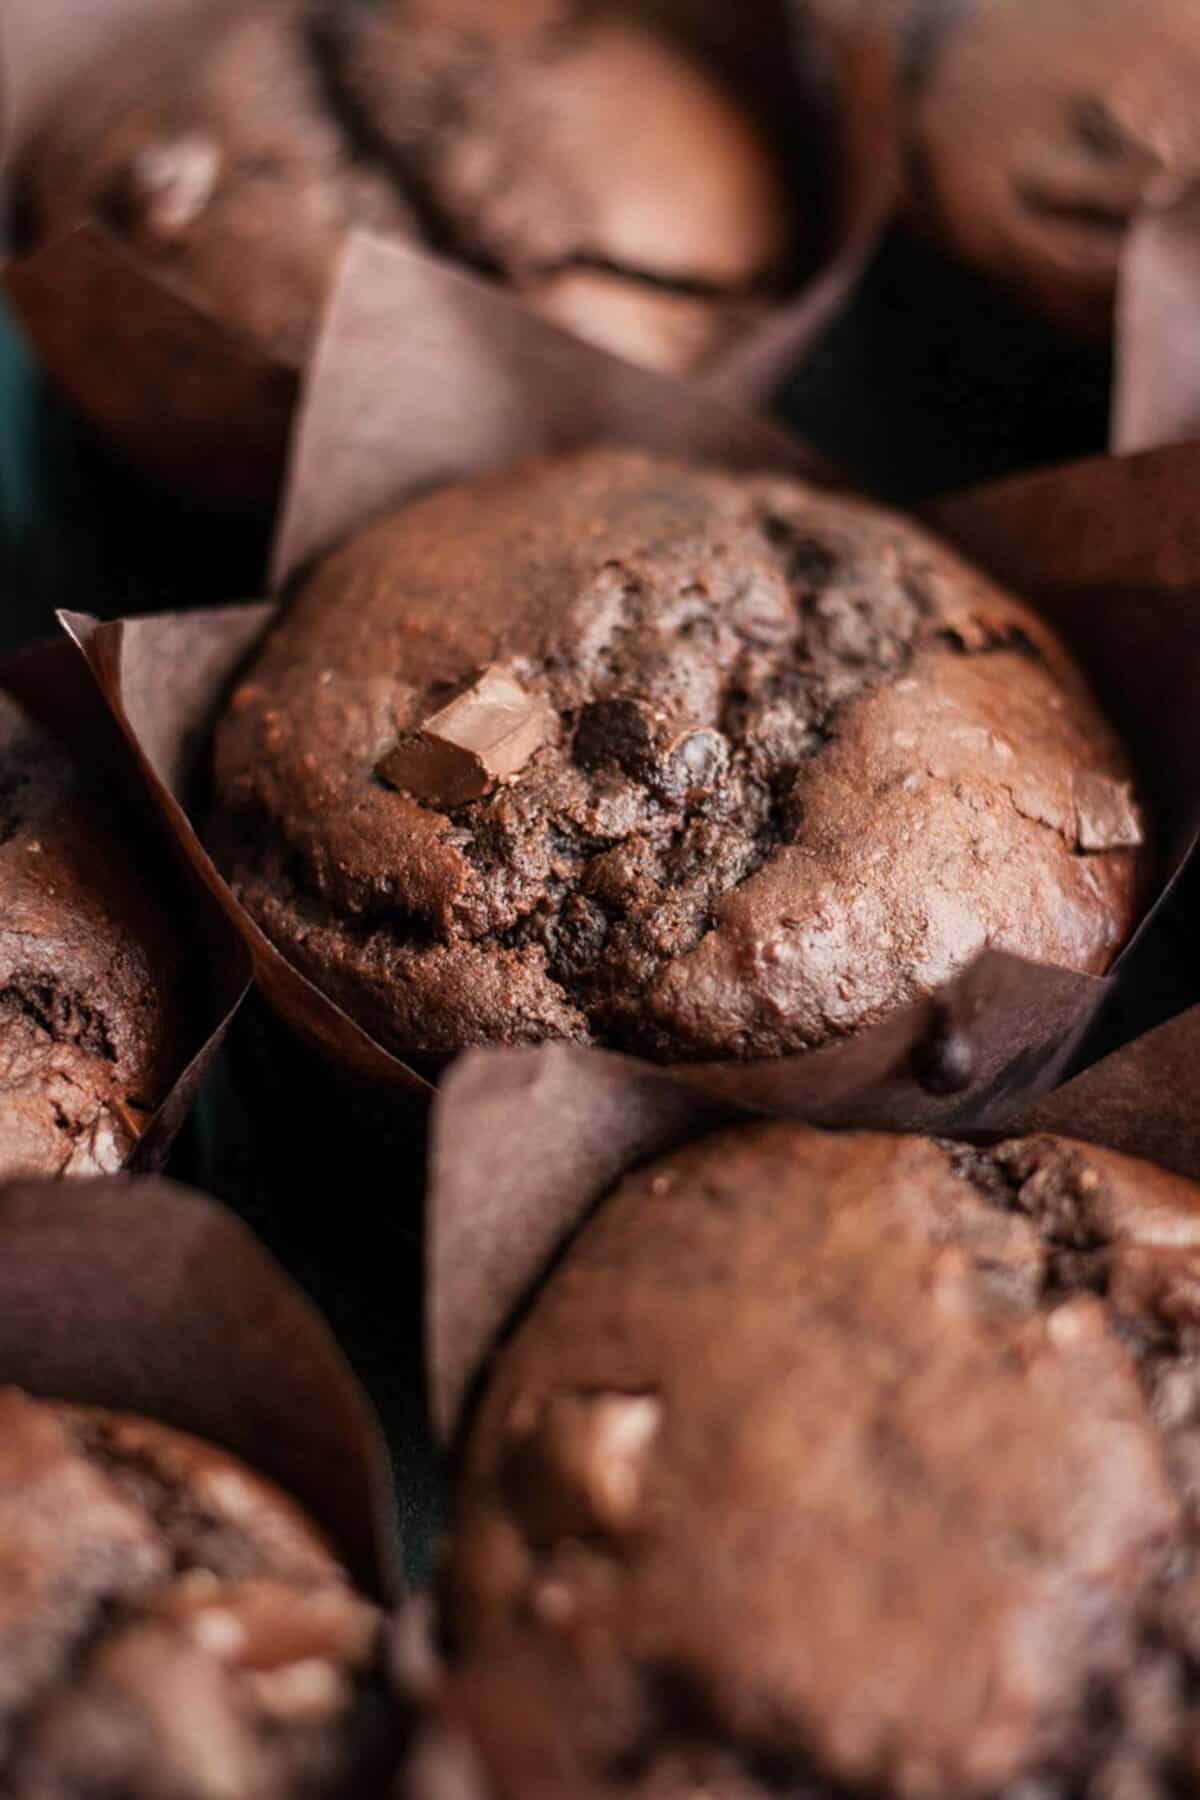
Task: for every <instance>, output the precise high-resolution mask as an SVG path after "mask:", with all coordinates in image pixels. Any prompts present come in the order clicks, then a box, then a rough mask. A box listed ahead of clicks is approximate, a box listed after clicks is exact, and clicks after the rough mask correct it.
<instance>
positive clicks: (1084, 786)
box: [1072, 769, 1143, 850]
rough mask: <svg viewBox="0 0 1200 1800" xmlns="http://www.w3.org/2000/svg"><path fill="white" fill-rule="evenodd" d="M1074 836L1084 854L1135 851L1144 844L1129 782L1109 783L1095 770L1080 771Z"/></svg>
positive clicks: (1077, 773)
mask: <svg viewBox="0 0 1200 1800" xmlns="http://www.w3.org/2000/svg"><path fill="white" fill-rule="evenodd" d="M1072 791H1073V793H1074V796H1075V835H1076V840H1077V842H1078V844H1079V848H1080V849H1081V850H1126V849H1136V848H1137V847H1138V845H1139V844H1141V843H1142V842H1143V835H1142V827H1141V821H1140V820H1139V818H1138V810H1137V806H1136V804H1135V802H1134V798H1133V789H1132V788H1131V786H1130V784H1129V783H1128V782H1127V781H1110V780H1109V778H1108V776H1107V775H1098V774H1096V773H1095V771H1094V770H1087V769H1077V770H1076V771H1075V775H1074V778H1073V781H1072Z"/></svg>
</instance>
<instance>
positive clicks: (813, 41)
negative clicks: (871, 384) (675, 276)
mask: <svg viewBox="0 0 1200 1800" xmlns="http://www.w3.org/2000/svg"><path fill="white" fill-rule="evenodd" d="M205 4H211V0H95V3H94V4H89V5H88V6H86V7H84V8H82V9H81V8H80V7H79V6H78V5H76V4H74V0H5V7H4V11H3V14H2V15H0V30H2V33H3V36H2V38H0V56H2V63H0V69H2V74H3V84H4V85H3V122H4V133H5V149H6V158H5V161H6V167H7V170H8V177H9V188H10V192H9V194H8V196H7V211H8V213H9V215H10V218H11V217H13V216H19V211H20V206H19V201H20V194H19V191H18V189H19V171H20V164H21V158H22V156H23V154H24V153H25V151H26V150H27V149H28V147H29V145H30V142H31V141H32V140H33V138H34V137H35V135H36V133H37V131H38V129H39V128H40V127H41V126H42V125H43V124H44V123H45V121H46V120H47V119H48V118H52V117H53V113H54V109H55V106H56V105H61V104H63V103H64V96H67V95H69V93H70V89H71V86H72V84H73V83H75V82H78V81H79V80H80V79H82V78H86V76H87V74H88V71H89V70H92V69H99V68H102V67H103V66H104V62H105V60H106V58H110V57H112V56H113V55H114V54H116V55H119V54H120V53H121V46H122V44H123V42H125V41H126V40H135V39H136V38H137V36H138V34H139V33H142V32H144V31H145V30H146V29H147V28H151V29H153V30H154V31H159V32H161V31H163V30H164V29H170V28H172V27H173V22H174V21H177V22H178V26H179V28H180V29H187V27H188V22H189V19H190V17H191V16H192V15H194V14H196V13H197V12H198V11H200V10H202V9H203V7H204V5H205ZM647 4H648V6H649V9H650V11H651V12H654V11H658V12H660V13H662V14H663V15H664V17H665V18H666V19H667V21H668V23H669V24H670V25H671V27H673V29H674V30H676V31H677V32H678V31H681V30H682V31H684V32H685V34H687V35H691V36H693V37H694V39H695V41H696V44H697V47H698V49H699V50H700V52H701V53H702V54H703V53H707V54H709V55H710V56H712V57H715V58H716V60H717V62H718V64H719V65H720V66H721V67H722V68H723V69H725V71H726V73H727V74H728V73H729V72H730V71H732V72H734V73H735V74H736V73H738V72H741V73H742V75H743V78H744V79H745V78H746V77H747V75H749V76H750V77H752V78H753V79H752V82H751V85H752V88H753V91H754V93H755V94H756V95H757V94H758V93H759V92H761V95H762V108H763V111H764V117H765V118H766V121H767V124H768V126H769V127H770V128H771V129H773V130H774V131H775V132H776V133H777V134H778V133H779V132H780V131H782V132H783V133H784V134H785V135H786V136H787V137H788V139H789V147H790V156H789V162H790V164H791V165H792V166H794V167H795V170H796V179H797V185H798V188H799V189H801V190H802V194H798V201H797V204H798V206H800V207H801V208H802V210H803V211H804V212H805V214H806V216H808V217H809V218H810V220H811V221H812V225H813V232H814V241H813V242H812V243H811V244H810V246H809V251H808V256H807V259H806V263H805V266H804V269H803V271H802V275H801V277H800V279H799V281H798V285H797V287H796V288H795V290H794V291H793V293H792V294H791V295H790V296H789V297H788V298H787V299H786V300H784V301H783V302H781V303H780V304H779V305H777V306H776V307H775V308H774V309H773V310H771V311H770V312H768V313H767V314H766V315H765V316H764V317H763V318H762V319H761V320H760V321H759V322H758V323H756V324H755V325H753V326H751V327H749V328H748V329H747V330H746V331H745V332H744V333H743V334H742V335H741V336H740V337H739V338H738V339H736V340H735V341H734V342H733V343H732V344H731V345H729V346H728V347H727V348H726V350H725V351H724V352H723V353H722V354H721V355H720V356H719V357H718V358H717V359H716V360H714V361H713V362H712V363H710V364H708V365H707V366H706V367H705V368H704V369H703V370H702V371H701V373H700V376H699V379H700V380H701V381H702V382H703V384H704V385H705V386H707V387H708V388H709V389H710V390H711V391H713V392H715V393H721V394H724V395H725V396H726V397H729V398H736V399H738V400H740V401H741V402H743V403H751V402H756V401H758V400H760V399H762V398H763V397H765V395H766V394H767V393H769V391H770V390H771V389H772V388H773V387H774V386H775V384H776V383H777V382H778V380H779V379H780V378H781V376H782V375H783V374H784V373H785V372H786V371H787V370H788V369H789V368H790V367H792V366H793V365H794V364H795V363H796V362H797V361H798V360H799V359H801V358H802V357H803V356H804V354H805V352H806V351H807V350H808V349H809V348H810V347H811V346H812V345H813V344H814V343H815V341H816V339H817V338H818V336H819V335H820V334H821V332H822V330H823V329H824V327H825V325H826V324H827V323H828V321H829V320H830V318H831V317H832V316H833V313H834V312H835V311H836V309H837V307H838V305H839V304H840V302H841V300H842V299H843V297H844V296H845V294H846V293H847V292H848V290H849V288H850V287H851V285H852V284H853V282H854V281H855V280H856V279H857V277H858V275H859V273H860V272H861V270H862V268H863V267H864V265H865V263H866V261H867V259H868V257H869V254H870V251H871V248H872V247H873V245H874V243H875V242H876V240H877V237H878V234H879V231H880V229H881V227H882V224H883V221H884V219H885V218H886V216H887V215H888V213H889V211H890V209H891V206H892V201H893V196H894V192H895V186H896V159H895V132H894V123H893V121H894V111H893V105H892V101H893V84H892V60H891V35H890V33H889V32H887V31H885V30H884V29H883V28H882V24H881V22H880V21H879V20H878V19H877V18H876V16H875V14H874V11H873V8H872V7H871V6H870V5H865V4H860V0H854V4H853V5H852V6H847V5H846V4H845V3H844V0H817V3H813V4H810V5H808V6H806V7H805V8H802V9H800V13H799V15H798V16H799V17H800V18H802V19H803V20H804V24H803V27H802V26H801V25H800V24H798V23H797V20H796V17H794V16H793V9H792V8H791V7H790V6H789V5H788V4H787V0H755V5H754V6H753V7H752V8H751V9H750V10H749V12H747V11H746V9H744V8H738V9H730V11H729V12H728V13H725V12H723V11H722V10H720V9H712V8H710V7H708V6H707V5H705V4H704V3H703V0H647ZM789 50H790V51H791V52H792V56H791V60H790V61H789V57H788V53H789ZM793 137H794V138H795V140H796V142H795V145H794V146H792V145H791V143H790V140H791V139H792V138H793ZM3 286H4V289H5V290H6V292H7V295H8V298H9V300H10V301H11V303H12V305H13V306H14V307H15V309H16V311H17V313H18V315H19V316H20V318H21V320H22V322H23V324H24V326H25V329H26V331H27V332H28V333H29V335H30V337H31V338H32V340H33V342H34V344H35V346H36V348H37V350H38V352H39V353H40V356H41V358H42V360H43V362H44V364H45V366H46V368H47V369H48V371H49V372H50V374H51V376H52V377H53V379H54V380H55V381H56V383H57V384H58V385H59V386H60V387H61V388H62V389H63V390H64V391H65V392H66V393H67V395H68V396H69V397H70V398H71V399H72V400H73V401H74V402H75V404H76V405H77V406H78V407H79V408H80V410H81V411H82V412H84V413H85V414H87V415H88V416H90V417H91V418H92V419H93V421H95V422H96V423H97V424H99V425H100V426H101V428H102V429H104V430H105V431H106V432H107V434H108V435H109V436H110V437H111V438H112V439H113V440H114V441H115V442H116V443H117V444H118V445H119V447H120V448H121V449H122V450H123V451H124V452H125V454H126V455H127V456H129V457H130V458H131V459H132V460H134V461H135V462H137V463H139V464H140V465H141V466H143V467H144V468H147V469H149V470H150V471H151V472H152V473H154V474H155V475H157V476H159V477H161V478H163V479H165V480H167V481H168V482H170V483H172V484H174V485H177V486H178V487H180V488H181V489H182V490H184V491H187V492H190V493H194V494H196V495H197V496H199V497H202V498H205V499H208V500H210V501H215V502H217V503H219V504H224V505H231V504H232V505H237V506H245V505H250V506H266V505H269V504H270V503H271V502H272V500H273V499H274V497H275V495H276V492H277V489H278V484H279V481H280V477H281V474H282V470H283V464H284V457H285V452H286V445H287V434H288V428H289V422H290V418H291V414H292V410H293V407H294V405H295V401H296V396H297V392H298V384H299V381H300V378H301V376H302V374H303V369H302V368H301V367H300V366H299V364H297V363H295V362H291V361H288V360H287V359H283V358H279V357H272V356H270V355H267V354H265V353H264V352H263V351H262V350H261V349H260V348H259V347H257V346H256V345H254V344H252V343H250V342H249V341H248V340H247V339H245V338H244V337H242V336H241V335H240V334H239V333H237V332H236V331H233V330H231V329H230V328H228V327H227V326H226V325H225V324H223V323H222V321H221V320H220V318H218V317H216V316H215V315H214V314H213V312H212V311H211V309H209V308H208V307H207V306H206V305H205V303H204V301H203V299H202V298H201V297H200V296H199V295H198V294H197V293H193V292H191V291H189V289H188V287H187V286H186V284H184V283H183V282H181V281H179V280H175V279H172V278H171V277H170V276H168V275H165V274H163V273H162V272H161V271H159V270H158V269H156V268H154V267H152V266H151V264H150V263H149V262H148V261H147V260H146V259H145V258H143V257H140V256H139V255H137V254H136V253H135V252H133V251H132V250H131V249H130V248H129V247H127V246H125V245H123V244H122V243H121V242H120V241H118V239H117V238H116V237H114V236H113V234H112V233H111V232H109V231H108V230H106V228H105V227H104V225H103V224H102V223H101V222H99V221H98V220H96V219H81V220H80V221H79V223H78V225H77V226H76V228H75V229H74V230H72V231H70V232H68V233H67V234H65V235H64V236H61V237H59V238H58V239H56V240H55V241H53V242H49V243H47V244H45V245H43V246H41V247H38V248H35V249H32V250H29V251H27V252H26V251H23V250H21V249H20V247H18V254H16V255H15V256H14V258H13V259H12V260H11V261H10V263H9V265H8V267H7V270H6V271H5V273H4V276H3ZM408 328H409V321H407V320H400V319H397V320H396V321H394V322H393V329H394V330H395V331H396V332H399V331H401V330H403V329H408ZM414 398H415V397H414Z"/></svg>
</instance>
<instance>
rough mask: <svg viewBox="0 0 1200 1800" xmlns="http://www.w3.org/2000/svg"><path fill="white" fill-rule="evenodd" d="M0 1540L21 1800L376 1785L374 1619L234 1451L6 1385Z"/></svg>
mask: <svg viewBox="0 0 1200 1800" xmlns="http://www.w3.org/2000/svg"><path fill="white" fill-rule="evenodd" d="M0 1536H2V1541H3V1557H4V1568H5V1591H4V1605H3V1610H2V1612H0V1656H2V1662H3V1671H4V1678H3V1682H2V1683H0V1783H2V1785H3V1790H4V1793H5V1794H6V1795H10V1796H11V1797H12V1800H51V1797H53V1800H85V1797H86V1800H166V1797H167V1796H168V1795H169V1796H170V1800H218V1797H223V1796H230V1797H232V1796H234V1795H237V1796H238V1800H293V1797H295V1800H317V1796H322V1797H329V1800H332V1797H333V1796H340V1795H349V1794H351V1793H355V1794H360V1793H363V1792H365V1791H370V1792H379V1791H382V1790H381V1787H380V1786H375V1787H371V1788H364V1787H363V1786H362V1785H360V1784H361V1782H362V1780H363V1776H364V1772H365V1771H366V1770H368V1769H371V1770H373V1771H374V1772H375V1774H376V1775H378V1771H379V1765H380V1762H381V1759H382V1758H383V1756H384V1753H385V1750H386V1745H387V1723H386V1710H385V1703H384V1699H383V1681H382V1676H381V1673H380V1670H379V1666H378V1664H379V1654H378V1652H379V1635H380V1621H379V1615H378V1613H377V1611H376V1609H375V1608H374V1607H373V1606H372V1605H370V1604H369V1603H368V1602H367V1601H366V1600H364V1599H363V1598H361V1597H360V1596H359V1595H357V1594H356V1593H355V1592H354V1590H353V1589H352V1588H351V1586H350V1584H349V1582H348V1580H347V1578H346V1575H345V1573H344V1571H343V1570H342V1569H341V1567H340V1566H339V1565H338V1563H337V1562H336V1561H335V1560H334V1558H333V1556H332V1555H331V1553H330V1551H329V1549H328V1547H327V1546H326V1544H325V1543H324V1542H323V1540H322V1539H321V1537H320V1536H319V1534H318V1533H317V1531H316V1528H315V1527H314V1526H313V1525H312V1524H310V1522H309V1521H308V1520H307V1519H306V1518H305V1517H304V1515H303V1514H302V1513H301V1512H300V1511H299V1510H298V1508H297V1507H295V1506H294V1505H293V1503H292V1502H291V1501H290V1500H289V1499H287V1498H286V1497H285V1496H284V1495H283V1494H282V1493H280V1492H279V1491H278V1490H277V1489H275V1488H274V1487H273V1486H272V1485H271V1484H270V1483H269V1482H267V1481H265V1480H263V1479H262V1478H261V1477H260V1476H258V1475H256V1474H253V1473H252V1472H251V1471H250V1470H249V1469H247V1468H245V1467H244V1466H243V1465H242V1464H241V1463H239V1462H237V1461H235V1460H234V1459H233V1458H232V1457H231V1456H228V1455H226V1454H225V1453H224V1452H223V1451H220V1450H217V1449H215V1448H213V1447H212V1446H210V1445H207V1444H203V1443H200V1442H199V1441H197V1440H196V1439H194V1438H191V1437H187V1436H185V1435H184V1434H182V1433H180V1432H176V1431H173V1430H170V1429H168V1428H167V1427H166V1426H163V1425H159V1424H154V1423H150V1422H148V1421H146V1420H144V1419H138V1418H133V1417H131V1416H128V1415H123V1414H120V1413H113V1412H107V1411H101V1410H97V1409H93V1408H90V1407H79V1406H66V1405H61V1404H58V1403H57V1402H43V1401H36V1400H32V1399H30V1398H28V1397H27V1396H26V1395H24V1394H23V1393H21V1392H19V1391H18V1390H17V1389H14V1388H8V1389H4V1390H0Z"/></svg>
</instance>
